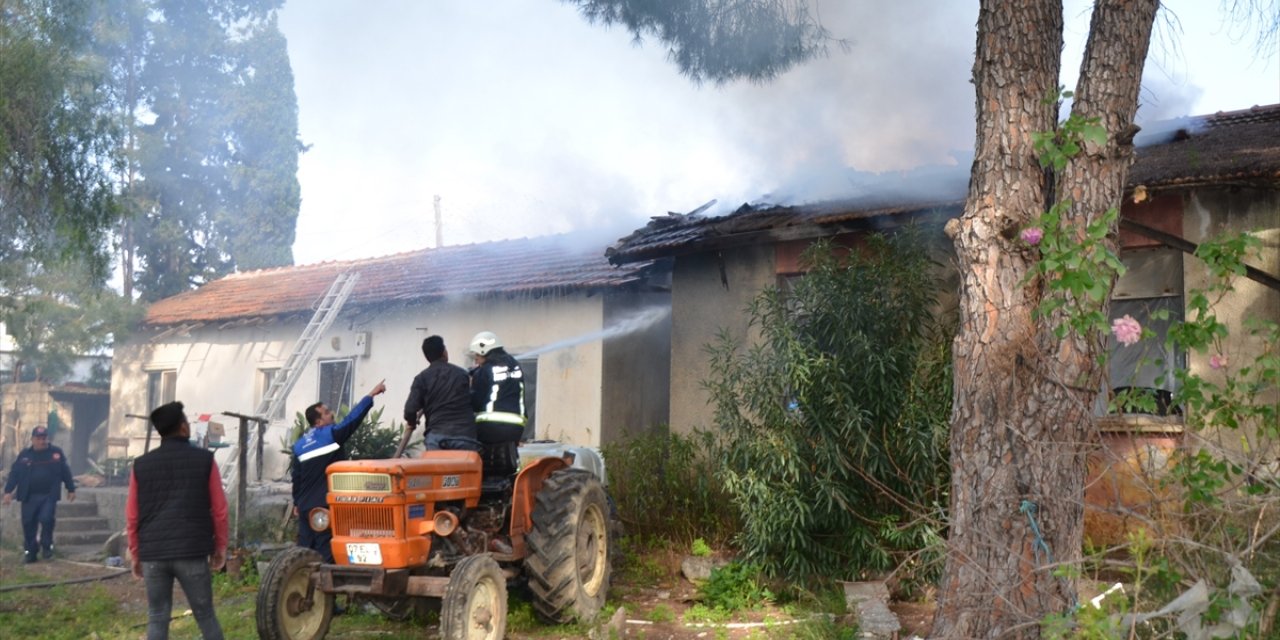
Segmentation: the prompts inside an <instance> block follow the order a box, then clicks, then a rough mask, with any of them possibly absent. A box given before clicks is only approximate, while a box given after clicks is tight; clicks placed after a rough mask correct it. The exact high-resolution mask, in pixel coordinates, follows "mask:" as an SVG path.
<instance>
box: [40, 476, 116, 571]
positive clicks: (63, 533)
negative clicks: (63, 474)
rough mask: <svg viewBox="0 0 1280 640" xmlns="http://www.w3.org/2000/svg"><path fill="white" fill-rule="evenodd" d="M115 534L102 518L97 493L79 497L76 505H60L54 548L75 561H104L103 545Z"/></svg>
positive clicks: (77, 495) (82, 494)
mask: <svg viewBox="0 0 1280 640" xmlns="http://www.w3.org/2000/svg"><path fill="white" fill-rule="evenodd" d="M114 533H115V532H114V531H112V530H111V524H110V523H109V522H108V521H107V519H106V518H104V517H102V516H100V515H98V501H97V500H95V499H94V497H93V494H91V493H88V492H84V493H77V494H76V501H75V502H67V501H66V500H65V499H63V500H62V501H61V502H59V503H58V520H57V524H55V525H54V527H53V546H54V548H55V549H56V550H57V552H58V555H59V556H61V557H63V558H71V559H100V558H101V557H102V546H103V545H104V544H105V543H106V542H107V539H108V538H110V537H111V535H112V534H114Z"/></svg>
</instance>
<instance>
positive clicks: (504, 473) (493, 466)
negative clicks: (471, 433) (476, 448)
mask: <svg viewBox="0 0 1280 640" xmlns="http://www.w3.org/2000/svg"><path fill="white" fill-rule="evenodd" d="M480 460H481V462H482V465H481V476H480V492H481V493H510V492H511V488H512V487H513V486H515V478H516V472H517V471H519V470H520V452H519V449H518V448H517V446H516V441H514V440H512V441H507V442H495V443H485V444H482V445H481V449H480Z"/></svg>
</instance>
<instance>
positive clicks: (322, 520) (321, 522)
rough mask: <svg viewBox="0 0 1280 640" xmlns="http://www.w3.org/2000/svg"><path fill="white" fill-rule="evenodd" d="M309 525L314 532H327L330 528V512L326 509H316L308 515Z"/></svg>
mask: <svg viewBox="0 0 1280 640" xmlns="http://www.w3.org/2000/svg"><path fill="white" fill-rule="evenodd" d="M307 524H309V525H311V530H312V531H325V530H327V529H328V528H329V510H328V509H326V508H324V507H316V508H315V509H312V510H311V513H308V514H307Z"/></svg>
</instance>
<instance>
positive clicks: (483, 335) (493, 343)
mask: <svg viewBox="0 0 1280 640" xmlns="http://www.w3.org/2000/svg"><path fill="white" fill-rule="evenodd" d="M501 346H502V343H500V342H498V336H496V335H494V333H493V332H492V331H481V332H480V333H477V334H476V337H474V338H472V339H471V353H474V354H476V355H478V356H486V355H489V352H490V351H493V350H494V349H497V348H499V347H501Z"/></svg>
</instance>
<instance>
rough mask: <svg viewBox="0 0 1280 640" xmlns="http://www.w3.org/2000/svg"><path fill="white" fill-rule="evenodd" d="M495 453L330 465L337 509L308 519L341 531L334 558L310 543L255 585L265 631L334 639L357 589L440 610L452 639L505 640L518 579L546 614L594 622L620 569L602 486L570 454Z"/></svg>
mask: <svg viewBox="0 0 1280 640" xmlns="http://www.w3.org/2000/svg"><path fill="white" fill-rule="evenodd" d="M495 449H496V450H498V455H497V457H496V459H494V458H493V456H491V454H490V453H489V452H488V451H487V452H486V454H485V461H484V463H482V460H481V456H480V454H477V453H473V452H470V451H427V452H424V453H422V454H421V455H420V456H419V457H418V458H392V459H388V460H351V461H344V462H337V463H334V464H332V465H330V466H329V469H328V488H329V492H328V500H327V502H328V507H329V508H328V509H315V510H313V511H312V512H311V513H310V514H305V515H306V516H307V518H308V520H309V523H310V525H311V527H312V528H313V529H317V530H324V529H325V528H327V527H332V530H333V542H332V545H333V555H334V558H335V559H336V562H337V563H336V564H325V563H324V562H323V560H322V559H321V556H320V554H318V553H316V552H315V551H313V550H311V549H306V548H303V547H292V548H290V549H288V550H286V551H284V552H282V553H281V554H279V555H277V556H276V557H275V559H274V560H272V562H271V564H270V566H269V567H268V569H267V570H266V572H265V573H264V574H263V576H262V580H261V584H260V586H259V589H258V596H257V627H258V636H259V637H260V638H263V639H264V640H312V639H318V638H323V637H324V636H325V634H326V633H327V632H328V630H329V622H330V619H331V617H332V615H333V607H334V596H335V595H337V594H348V596H354V597H356V598H357V599H359V600H363V601H367V602H370V603H372V604H374V605H375V606H377V607H378V608H379V609H382V610H383V611H385V612H388V613H395V612H399V613H401V614H402V615H403V614H407V613H409V612H412V611H415V610H421V607H423V606H427V607H433V606H438V607H439V611H440V627H441V635H442V636H443V637H444V638H445V639H446V640H454V639H460V638H468V639H489V640H498V639H500V638H502V637H503V636H504V634H505V632H506V619H507V585H508V582H509V581H515V580H520V581H524V582H527V585H528V590H529V592H530V594H531V595H532V600H533V606H534V609H535V610H536V611H537V612H538V614H539V615H540V616H541V617H543V618H545V619H547V620H548V621H552V622H569V621H572V620H583V621H587V620H591V619H593V618H595V617H596V616H597V615H598V614H599V612H600V609H601V608H602V607H603V606H604V602H605V596H606V593H607V591H608V589H609V574H610V566H609V552H610V548H609V547H610V535H609V532H610V524H609V517H610V508H609V502H608V497H607V496H606V494H605V489H604V485H603V483H602V482H601V480H600V479H599V477H597V476H596V475H595V474H593V473H592V472H590V471H587V470H585V469H579V468H575V467H573V466H572V463H573V454H572V453H567V454H565V455H563V457H560V456H548V457H541V458H537V459H534V460H532V461H530V462H528V463H526V464H524V465H523V467H522V468H519V469H518V471H517V467H518V466H519V465H518V462H517V460H515V459H513V458H515V457H516V455H517V454H515V446H514V445H512V446H511V447H510V453H505V450H502V449H501V448H495Z"/></svg>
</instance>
